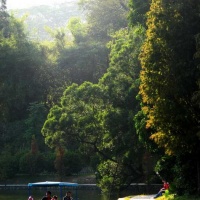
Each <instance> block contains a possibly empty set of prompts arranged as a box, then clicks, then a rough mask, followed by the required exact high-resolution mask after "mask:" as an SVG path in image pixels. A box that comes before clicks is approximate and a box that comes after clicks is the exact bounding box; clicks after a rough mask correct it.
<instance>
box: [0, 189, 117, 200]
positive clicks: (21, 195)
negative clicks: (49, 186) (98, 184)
mask: <svg viewBox="0 0 200 200" xmlns="http://www.w3.org/2000/svg"><path fill="white" fill-rule="evenodd" d="M45 192H46V190H34V191H32V196H33V197H34V200H41V199H42V197H43V196H44V195H45ZM51 192H52V195H57V196H58V200H61V199H60V196H59V190H51ZM72 192H73V196H74V199H75V192H74V191H72ZM64 193H65V192H64ZM77 193H78V200H117V197H116V196H114V195H109V196H108V195H105V194H101V192H100V191H99V190H78V191H77ZM63 196H64V194H63ZM13 199H15V200H27V199H28V190H27V191H26V190H7V191H4V190H0V200H13Z"/></svg>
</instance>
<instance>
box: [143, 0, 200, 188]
mask: <svg viewBox="0 0 200 200" xmlns="http://www.w3.org/2000/svg"><path fill="white" fill-rule="evenodd" d="M197 8H198V3H197V1H193V0H191V1H187V2H185V1H184V2H183V1H161V0H154V1H152V4H151V8H150V11H149V12H148V13H147V17H148V19H147V27H148V29H147V33H146V36H147V37H146V40H145V42H144V44H143V47H142V52H141V54H140V59H141V65H142V71H141V74H140V78H141V84H140V94H141V96H142V101H143V104H144V105H143V108H142V109H143V111H144V112H145V113H146V114H147V116H148V120H147V124H146V128H151V129H152V130H153V133H152V135H151V139H153V140H154V141H155V143H156V144H157V145H158V146H159V147H162V148H164V149H165V152H166V153H167V154H169V155H174V156H176V157H177V159H179V162H177V166H176V167H177V168H176V167H175V168H176V169H180V170H179V173H177V171H176V174H178V175H177V176H176V175H175V176H176V177H177V179H176V181H177V182H176V183H177V184H176V185H177V187H179V184H178V177H180V176H185V173H186V171H187V170H189V171H191V169H189V168H188V166H189V165H192V166H196V164H195V163H196V162H197V161H198V159H197V157H199V153H200V149H199V140H198V139H197V135H196V133H197V127H198V117H197V116H198V114H197V111H196V110H195V106H194V104H193V102H192V101H191V98H192V95H193V93H194V91H196V90H197V84H196V81H197V79H196V75H197V73H198V70H197V67H196V65H195V62H194V60H193V55H194V52H195V39H194V38H195V37H194V36H195V34H197V33H198V32H199V30H200V29H199V28H200V27H199V23H198V22H199V16H198V10H197ZM186 10H187V14H186ZM186 158H187V159H188V158H190V159H189V160H187V161H186ZM184 163H185V164H184ZM189 163H190V164H189ZM192 163H193V164H192ZM181 166H182V167H181ZM186 166H187V167H186ZM195 173H197V169H196V170H194V175H193V176H195V177H196V175H195ZM193 176H191V174H190V177H193ZM187 178H188V179H187V180H184V181H185V184H184V185H187V186H188V188H187V189H188V190H190V191H192V188H193V189H194V188H195V189H197V185H195V183H194V181H193V178H189V177H187ZM184 181H183V180H182V184H183V182H184Z"/></svg>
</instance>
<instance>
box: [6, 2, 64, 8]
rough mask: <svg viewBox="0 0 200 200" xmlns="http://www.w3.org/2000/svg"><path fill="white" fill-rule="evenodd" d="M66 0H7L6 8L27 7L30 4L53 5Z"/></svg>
mask: <svg viewBox="0 0 200 200" xmlns="http://www.w3.org/2000/svg"><path fill="white" fill-rule="evenodd" d="M65 1H66V0H7V2H6V5H7V9H8V10H10V9H19V8H28V7H31V6H40V5H53V4H56V3H57V4H59V3H62V2H65Z"/></svg>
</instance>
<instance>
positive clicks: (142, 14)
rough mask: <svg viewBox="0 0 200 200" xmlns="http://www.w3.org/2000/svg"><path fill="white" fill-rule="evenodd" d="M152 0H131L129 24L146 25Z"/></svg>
mask: <svg viewBox="0 0 200 200" xmlns="http://www.w3.org/2000/svg"><path fill="white" fill-rule="evenodd" d="M150 3H151V1H150V0H145V1H140V0H131V1H130V3H129V4H130V5H129V7H130V12H129V24H130V25H132V26H135V25H137V24H141V25H143V26H144V27H146V13H147V11H149V8H150Z"/></svg>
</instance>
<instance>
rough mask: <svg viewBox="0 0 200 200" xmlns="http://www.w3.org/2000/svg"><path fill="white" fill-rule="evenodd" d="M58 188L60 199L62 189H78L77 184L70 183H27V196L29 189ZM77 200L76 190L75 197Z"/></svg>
mask: <svg viewBox="0 0 200 200" xmlns="http://www.w3.org/2000/svg"><path fill="white" fill-rule="evenodd" d="M55 186H58V187H59V188H60V199H62V187H76V189H77V187H78V183H70V182H54V181H45V182H37V183H29V184H28V188H29V196H30V195H31V187H55ZM75 199H77V190H76V197H75Z"/></svg>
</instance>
